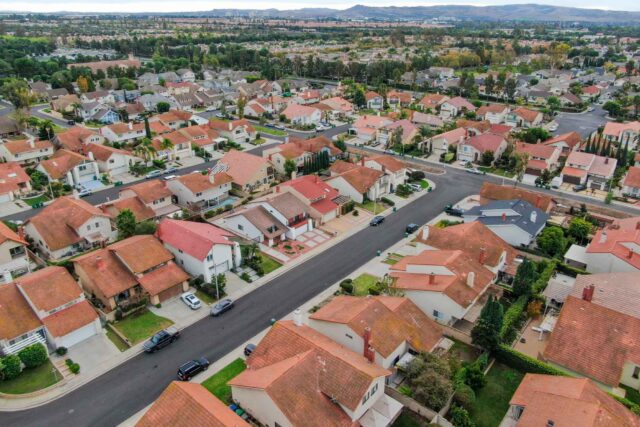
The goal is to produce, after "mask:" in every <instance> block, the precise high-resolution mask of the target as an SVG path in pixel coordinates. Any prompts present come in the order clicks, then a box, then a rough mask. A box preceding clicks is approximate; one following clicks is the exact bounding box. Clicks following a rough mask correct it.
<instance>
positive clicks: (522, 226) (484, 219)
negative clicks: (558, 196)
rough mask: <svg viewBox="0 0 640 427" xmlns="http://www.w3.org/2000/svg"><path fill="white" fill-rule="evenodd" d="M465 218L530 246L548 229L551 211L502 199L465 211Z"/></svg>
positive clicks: (512, 240) (507, 239) (508, 240)
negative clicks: (547, 224)
mask: <svg viewBox="0 0 640 427" xmlns="http://www.w3.org/2000/svg"><path fill="white" fill-rule="evenodd" d="M463 218H464V222H465V223H469V222H473V221H479V222H481V223H482V224H484V225H485V226H486V227H487V228H489V230H491V231H493V232H494V233H495V234H497V235H498V236H499V237H500V238H501V239H502V240H504V241H505V242H507V243H509V244H510V245H512V246H516V247H517V246H529V245H530V244H531V243H533V241H534V240H535V238H536V237H537V236H538V234H540V232H542V229H544V227H545V225H546V222H547V220H548V219H549V215H548V214H546V213H545V212H544V211H542V210H541V209H538V208H536V207H535V206H533V205H532V204H531V203H529V202H527V201H525V200H521V199H512V200H499V201H495V202H490V203H487V204H486V205H480V206H474V207H472V208H471V209H469V210H467V211H465V212H464V214H463Z"/></svg>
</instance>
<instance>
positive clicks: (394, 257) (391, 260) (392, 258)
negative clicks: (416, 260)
mask: <svg viewBox="0 0 640 427" xmlns="http://www.w3.org/2000/svg"><path fill="white" fill-rule="evenodd" d="M402 258H404V256H403V255H400V254H396V253H391V254H389V256H388V257H387V259H385V260H384V261H382V262H384V263H385V264H389V265H394V264H397V263H398V261H400V260H401V259H402Z"/></svg>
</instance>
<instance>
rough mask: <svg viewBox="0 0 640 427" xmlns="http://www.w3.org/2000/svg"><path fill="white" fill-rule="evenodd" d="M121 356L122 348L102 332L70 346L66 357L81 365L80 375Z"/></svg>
mask: <svg viewBox="0 0 640 427" xmlns="http://www.w3.org/2000/svg"><path fill="white" fill-rule="evenodd" d="M119 356H120V350H118V348H117V347H116V346H115V344H113V343H112V342H111V340H110V339H109V338H107V335H106V334H104V333H100V334H98V335H94V336H93V337H91V338H89V339H87V340H84V341H82V342H80V343H78V344H76V345H74V346H73V347H70V348H69V351H68V352H67V354H66V356H64V358H65V359H66V358H69V359H71V360H73V361H74V362H76V363H78V364H79V365H80V375H82V373H83V372H90V371H94V370H96V369H100V367H101V366H102V365H104V364H105V363H107V362H108V361H109V360H110V359H112V358H114V357H119Z"/></svg>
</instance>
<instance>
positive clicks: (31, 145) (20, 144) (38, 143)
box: [2, 139, 53, 155]
mask: <svg viewBox="0 0 640 427" xmlns="http://www.w3.org/2000/svg"><path fill="white" fill-rule="evenodd" d="M2 145H3V146H4V148H5V149H6V150H7V151H8V152H10V153H11V154H14V155H15V154H21V153H28V152H30V151H40V150H48V149H53V145H52V144H51V142H49V141H47V140H46V139H37V140H35V141H29V140H27V139H15V140H9V141H6V142H4V143H3V144H2Z"/></svg>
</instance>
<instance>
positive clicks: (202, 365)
mask: <svg viewBox="0 0 640 427" xmlns="http://www.w3.org/2000/svg"><path fill="white" fill-rule="evenodd" d="M209 365H210V363H209V361H208V360H207V359H205V358H204V357H201V358H200V359H196V360H189V361H188V362H187V363H184V364H183V365H181V366H180V367H179V368H178V379H179V380H180V381H189V380H190V379H191V378H193V377H195V376H196V375H198V374H199V373H200V372H203V371H206V370H207V369H209Z"/></svg>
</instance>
